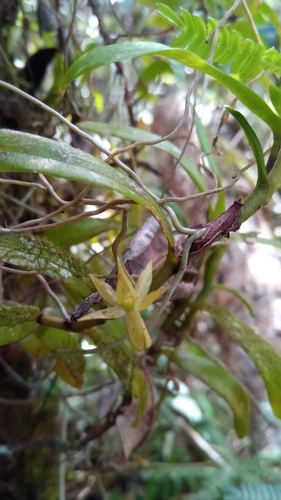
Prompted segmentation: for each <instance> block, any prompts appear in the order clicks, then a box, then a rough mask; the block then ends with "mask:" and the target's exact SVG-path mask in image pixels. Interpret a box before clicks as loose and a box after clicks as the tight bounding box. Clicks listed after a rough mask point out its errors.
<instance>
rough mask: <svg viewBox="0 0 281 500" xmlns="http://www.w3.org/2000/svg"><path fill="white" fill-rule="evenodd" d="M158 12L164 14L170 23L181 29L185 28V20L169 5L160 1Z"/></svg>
mask: <svg viewBox="0 0 281 500" xmlns="http://www.w3.org/2000/svg"><path fill="white" fill-rule="evenodd" d="M156 12H158V14H160V16H162V17H163V18H164V19H165V20H166V21H168V22H169V23H170V24H172V25H173V26H175V27H176V28H179V29H180V30H183V29H184V23H183V21H182V20H181V18H180V17H179V16H178V15H177V14H176V13H175V11H174V10H172V9H170V7H168V5H164V4H163V3H158V4H157V9H156Z"/></svg>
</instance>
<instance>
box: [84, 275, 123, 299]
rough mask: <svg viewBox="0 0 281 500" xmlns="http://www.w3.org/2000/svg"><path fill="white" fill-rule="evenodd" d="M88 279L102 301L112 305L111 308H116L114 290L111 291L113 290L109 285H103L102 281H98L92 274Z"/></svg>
mask: <svg viewBox="0 0 281 500" xmlns="http://www.w3.org/2000/svg"><path fill="white" fill-rule="evenodd" d="M90 278H91V280H92V282H93V283H94V285H95V287H96V289H97V291H98V292H99V294H100V295H101V296H102V297H103V298H104V300H106V302H109V304H112V305H113V306H117V305H118V301H117V297H116V292H115V290H113V288H112V287H111V286H110V285H108V283H105V282H104V281H102V280H100V279H99V278H97V277H96V276H94V275H93V274H90Z"/></svg>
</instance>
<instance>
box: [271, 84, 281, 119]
mask: <svg viewBox="0 0 281 500" xmlns="http://www.w3.org/2000/svg"><path fill="white" fill-rule="evenodd" d="M269 95H270V99H271V102H272V104H273V106H274V107H275V109H276V111H277V113H278V115H279V116H281V90H280V89H279V88H278V87H276V85H273V84H272V83H270V84H269Z"/></svg>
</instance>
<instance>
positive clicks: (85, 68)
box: [64, 42, 281, 135]
mask: <svg viewBox="0 0 281 500" xmlns="http://www.w3.org/2000/svg"><path fill="white" fill-rule="evenodd" d="M146 54H155V55H160V56H165V57H169V58H171V59H175V60H176V61H179V62H181V63H182V64H185V65H186V66H189V67H190V68H193V69H195V70H198V71H201V72H202V73H206V74H207V75H209V76H211V77H213V78H215V79H216V80H217V81H218V82H219V83H221V84H222V85H224V86H225V87H226V88H228V89H229V90H230V91H231V92H233V94H234V95H235V96H236V97H237V98H238V99H239V100H240V101H241V102H242V103H243V104H244V105H245V106H246V107H247V108H248V109H249V110H250V111H252V113H254V114H255V115H257V116H258V117H259V118H261V120H263V121H264V122H265V123H267V124H268V125H269V127H270V128H271V129H272V131H273V132H274V133H275V134H277V135H278V134H280V130H281V119H280V117H279V116H277V115H276V114H275V113H274V112H273V111H272V110H271V109H270V107H269V106H268V105H267V104H266V102H265V101H264V99H262V98H261V97H260V96H259V95H258V94H256V93H255V92H254V91H253V90H251V89H250V88H248V87H247V85H244V84H243V83H241V82H239V81H238V80H236V79H235V78H232V77H231V76H230V75H227V74H225V73H223V72H222V71H220V70H219V69H218V68H216V67H215V66H212V65H211V64H208V63H207V62H205V61H204V60H203V59H201V58H200V57H199V56H197V55H195V54H194V53H193V52H191V51H190V50H185V49H179V48H172V47H168V46H166V45H162V44H160V43H154V42H125V43H119V44H115V45H107V46H105V47H99V48H96V49H94V50H91V51H89V52H87V53H86V54H83V55H82V56H81V57H79V58H78V59H77V60H76V61H75V62H74V63H73V64H72V66H70V68H69V69H68V71H67V72H66V75H65V78H64V87H67V86H68V85H69V84H70V83H71V82H72V81H73V80H75V78H77V77H78V76H80V75H83V74H85V73H87V72H89V71H92V70H94V69H95V68H99V67H100V66H105V65H107V64H110V63H113V62H116V61H126V60H128V59H132V58H134V57H141V56H144V55H146ZM277 55H278V53H276V51H275V50H274V49H269V50H268V51H267V52H266V54H265V56H264V62H263V67H264V68H265V69H271V68H272V69H273V67H275V66H276V64H275V65H274V60H276V57H277ZM279 70H280V68H279Z"/></svg>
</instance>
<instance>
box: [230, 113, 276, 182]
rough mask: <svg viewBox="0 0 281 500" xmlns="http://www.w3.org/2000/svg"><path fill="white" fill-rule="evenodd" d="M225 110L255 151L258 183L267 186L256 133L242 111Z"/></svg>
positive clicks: (261, 152) (262, 158) (262, 157)
mask: <svg viewBox="0 0 281 500" xmlns="http://www.w3.org/2000/svg"><path fill="white" fill-rule="evenodd" d="M225 108H226V109H227V111H228V112H229V113H230V114H231V115H232V116H234V118H235V119H236V120H237V121H238V123H239V125H240V126H241V128H242V129H243V131H244V134H245V136H246V138H247V140H248V143H249V145H250V147H251V149H252V151H253V155H254V158H255V160H256V163H257V169H258V183H260V184H261V185H263V186H264V185H267V184H268V183H269V181H268V177H267V173H266V168H265V163H264V156H263V151H262V147H261V145H260V141H259V140H258V137H257V134H256V132H255V131H254V129H253V128H252V127H251V125H250V124H249V122H248V121H247V120H246V118H245V117H244V116H243V115H242V113H240V111H237V110H236V109H233V108H231V107H230V106H225Z"/></svg>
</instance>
